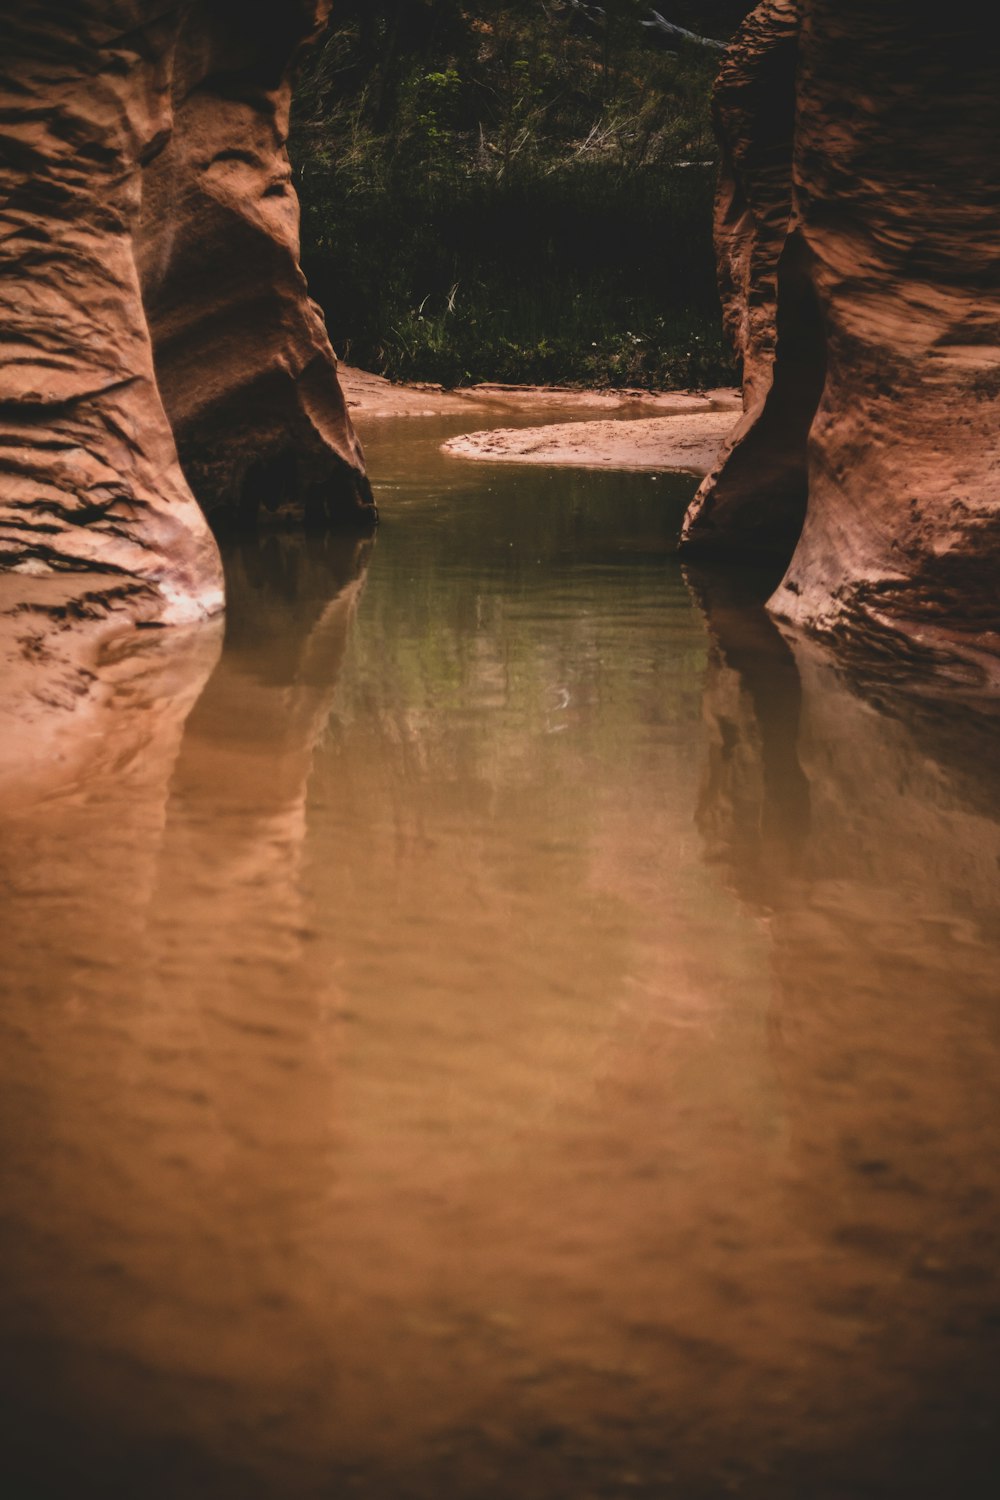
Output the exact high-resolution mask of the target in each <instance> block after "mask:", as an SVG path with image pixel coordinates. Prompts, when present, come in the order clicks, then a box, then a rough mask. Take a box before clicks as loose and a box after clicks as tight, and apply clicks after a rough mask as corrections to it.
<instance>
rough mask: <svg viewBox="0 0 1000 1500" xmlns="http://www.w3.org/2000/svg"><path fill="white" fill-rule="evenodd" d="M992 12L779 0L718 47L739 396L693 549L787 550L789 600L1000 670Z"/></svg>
mask: <svg viewBox="0 0 1000 1500" xmlns="http://www.w3.org/2000/svg"><path fill="white" fill-rule="evenodd" d="M998 91H1000V47H998V37H997V27H996V24H995V22H993V21H992V20H986V21H984V19H983V16H982V13H981V11H979V10H978V9H976V8H973V7H971V6H968V5H958V6H952V7H950V8H948V9H947V10H946V11H945V12H942V11H941V10H940V9H939V8H936V7H934V8H932V7H930V6H929V5H924V4H918V5H913V4H912V3H910V0H881V3H880V4H879V5H877V6H873V5H870V4H868V3H866V0H764V3H763V4H761V5H760V6H758V8H757V10H756V11H754V12H753V14H752V15H751V16H750V17H749V18H748V20H747V21H746V22H745V24H744V26H743V28H742V30H741V32H740V33H739V34H738V36H737V38H736V41H735V42H734V45H733V47H732V48H731V51H730V54H729V56H728V58H727V61H726V63H725V65H724V67H723V71H722V76H721V79H720V83H719V87H718V95H717V116H718V123H719V127H720V133H721V135H722V137H723V141H724V152H725V161H724V173H723V184H722V188H721V192H720V196H719V202H718V216H717V226H716V228H717V246H718V251H719V260H720V280H721V286H722V291H723V298H724V302H725V309H726V319H727V323H728V326H729V329H730V332H731V334H732V336H733V338H734V341H735V343H736V346H737V348H738V350H739V351H740V352H741V354H742V356H743V360H744V369H745V408H746V410H745V415H744V418H743V420H742V421H741V423H740V424H739V426H738V427H737V429H736V431H735V432H734V434H733V436H732V438H731V439H730V441H729V443H728V445H727V448H726V450H725V452H724V454H723V456H722V460H721V462H720V464H719V466H718V467H717V469H716V470H715V472H714V473H713V474H712V475H710V476H709V478H708V479H707V480H706V482H705V483H704V485H703V486H702V489H701V490H700V492H699V495H698V497H697V499H696V501H695V503H694V505H693V507H692V509H691V511H690V512H689V515H688V518H687V521H686V525H685V535H684V544H685V546H686V547H687V548H688V550H690V551H694V550H698V551H703V552H711V551H722V550H727V549H729V550H735V551H738V552H745V551H747V550H754V551H761V552H768V553H771V554H772V555H774V554H777V555H778V556H779V557H782V558H783V559H784V561H786V562H787V563H788V564H789V566H788V571H787V572H786V574H785V577H784V579H783V581H782V583H781V584H780V586H779V587H778V589H777V591H776V592H775V594H774V595H773V597H772V600H771V609H772V611H773V612H774V613H776V614H778V615H779V616H782V617H784V618H786V619H789V620H793V621H795V622H797V623H799V624H801V625H804V626H806V627H808V628H810V629H812V630H814V631H819V632H822V633H831V634H832V633H838V634H841V635H849V636H851V637H853V638H854V639H856V640H860V641H862V642H864V643H866V644H879V645H886V646H890V647H891V648H892V649H897V648H896V647H895V645H894V642H896V641H897V640H899V639H901V635H900V633H901V632H902V634H903V635H906V636H909V637H910V638H911V639H913V638H916V637H919V638H920V640H921V641H922V643H923V644H924V645H927V646H930V647H932V648H934V649H935V650H937V651H939V652H941V653H943V654H944V655H947V656H951V657H952V658H955V657H960V658H964V659H965V660H966V661H967V662H968V661H972V662H975V663H977V664H978V668H979V669H982V670H984V671H986V672H987V673H992V672H993V671H994V670H995V655H996V653H997V652H998V651H1000V634H998V631H1000V606H998V600H997V589H996V565H997V560H998V553H1000V508H998V497H997V488H998V478H1000V462H998V455H997V448H998V445H997V430H998V422H1000V271H998V262H997V258H996V253H995V247H996V244H997V242H998V238H1000V198H998V197H997V194H996V191H995V187H993V186H991V184H993V183H994V179H995V167H994V162H993V155H994V153H993V146H992V142H991V140H990V138H989V132H988V131H985V130H984V129H983V121H984V120H986V119H989V118H992V117H993V115H994V114H995V110H996V99H997V95H998Z"/></svg>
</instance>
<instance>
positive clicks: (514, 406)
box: [338, 365, 740, 423]
mask: <svg viewBox="0 0 1000 1500" xmlns="http://www.w3.org/2000/svg"><path fill="white" fill-rule="evenodd" d="M338 374H339V377H340V384H341V387H342V388H343V392H344V396H345V399H346V401H347V405H348V407H349V409H350V412H351V416H352V417H353V418H354V419H355V420H356V421H357V420H360V421H361V422H362V423H363V422H364V421H367V420H368V419H369V418H372V417H436V416H442V415H445V416H446V415H448V414H450V413H452V412H456V413H457V412H464V411H467V412H469V413H473V412H479V411H495V412H497V413H498V414H500V413H502V412H504V411H507V412H525V411H538V412H539V414H540V415H541V414H542V413H544V412H550V411H551V412H558V413H559V414H562V413H563V412H566V413H570V412H593V413H594V414H595V415H597V414H600V413H607V414H609V415H610V414H614V416H615V417H616V418H617V417H618V416H619V414H620V415H621V416H622V417H630V418H639V417H640V416H648V417H653V416H657V417H659V416H674V415H678V416H679V415H690V414H694V413H699V412H706V413H707V412H719V411H727V412H730V413H732V412H734V411H738V410H739V409H740V398H739V394H738V392H736V391H732V390H716V391H639V390H600V391H587V390H577V389H575V388H573V387H571V386H555V385H471V386H464V387H463V388H462V389H461V390H451V391H448V390H445V389H444V387H443V386H440V385H428V384H414V385H395V384H393V382H392V381H390V380H385V379H383V377H382V376H381V375H372V374H371V373H370V372H369V371H367V370H356V369H354V367H353V366H351V365H341V366H340V368H339V371H338Z"/></svg>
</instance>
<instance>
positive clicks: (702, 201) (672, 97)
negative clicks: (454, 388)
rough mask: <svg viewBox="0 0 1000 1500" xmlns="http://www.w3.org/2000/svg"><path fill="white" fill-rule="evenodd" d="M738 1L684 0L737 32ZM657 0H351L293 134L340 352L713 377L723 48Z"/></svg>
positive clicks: (306, 221) (311, 74) (512, 376)
mask: <svg viewBox="0 0 1000 1500" xmlns="http://www.w3.org/2000/svg"><path fill="white" fill-rule="evenodd" d="M748 8H749V6H748V4H745V3H744V4H740V3H738V0H729V3H727V0H715V3H714V4H713V3H712V0H702V3H701V4H698V3H694V0H692V3H688V4H686V5H680V4H677V5H670V6H668V7H667V9H668V11H669V19H670V20H671V21H674V22H676V23H678V24H680V25H683V26H687V27H690V28H691V29H692V30H695V31H703V32H705V33H707V34H710V35H714V36H720V37H722V36H726V35H728V34H729V32H730V31H731V30H732V27H733V25H734V24H735V22H736V21H737V20H738V19H739V17H740V15H741V14H742V13H744V12H745V11H746V10H747V9H748ZM650 13H651V12H650V8H649V6H648V5H645V4H640V3H638V0H606V4H605V6H604V8H603V11H602V12H601V13H597V12H596V9H595V8H594V7H587V6H580V5H578V4H573V3H570V0H552V3H547V4H543V3H541V0H520V3H517V0H513V3H506V4H502V3H492V4H491V3H489V0H481V3H479V4H473V5H463V4H459V3H457V0H341V3H339V4H338V5H337V7H336V9H335V24H334V26H333V28H332V29H331V30H330V32H329V33H328V34H327V36H326V37H325V39H324V41H323V42H322V43H321V44H320V46H318V47H317V48H316V49H314V50H313V52H312V53H311V54H310V55H309V56H308V57H307V59H306V61H305V63H304V66H303V70H302V74H301V77H300V80H299V87H298V90H297V96H296V108H295V114H294V119H293V131H292V141H291V149H292V155H293V160H294V162H295V164H296V169H297V177H298V187H299V194H300V197H301V201H302V210H303V218H302V236H303V263H304V265H305V268H306V272H307V274H308V276H309V280H310V285H311V288H312V290H313V294H314V295H315V296H316V298H317V299H318V301H319V302H320V303H321V304H322V306H323V307H324V310H325V312H326V315H327V321H328V324H329V328H330V333H331V337H332V339H333V342H334V345H335V347H336V348H337V350H338V352H339V353H340V354H342V355H343V356H345V357H347V358H349V359H350V360H352V361H353V362H355V363H357V364H360V365H363V366H365V367H367V368H369V369H375V370H379V371H381V372H382V373H384V374H387V375H389V376H391V377H394V378H398V379H416V380H434V381H440V382H442V383H443V384H447V385H452V384H463V383H467V382H470V381H476V380H502V381H570V382H582V383H587V384H611V385H619V386H620V385H629V386H687V385H702V384H711V383H715V382H718V381H721V380H724V379H727V378H731V376H732V373H733V372H732V367H731V364H730V362H729V358H728V354H727V352H726V351H725V350H724V348H723V343H722V335H721V328H720V321H719V310H718V302H717V297H716V292H715V277H714V257H713V252H712V243H711V202H712V193H713V184H714V177H715V146H714V143H713V138H712V131H711V124H710V108H709V96H710V90H711V82H712V78H713V75H714V71H715V68H716V66H717V64H718V54H717V53H713V52H712V51H710V50H708V49H705V48H702V47H698V46H695V45H690V44H687V43H684V44H681V45H680V46H679V48H677V49H676V50H666V48H664V47H663V46H658V45H656V39H655V37H654V35H653V33H652V32H651V30H650V29H649V28H646V27H644V26H643V25H642V24H641V23H642V21H643V20H644V19H646V18H648V17H649V16H650Z"/></svg>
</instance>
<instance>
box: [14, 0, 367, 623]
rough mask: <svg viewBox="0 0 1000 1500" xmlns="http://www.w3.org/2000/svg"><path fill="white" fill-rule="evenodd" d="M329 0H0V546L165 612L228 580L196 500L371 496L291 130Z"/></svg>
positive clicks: (307, 513) (338, 513)
mask: <svg viewBox="0 0 1000 1500" xmlns="http://www.w3.org/2000/svg"><path fill="white" fill-rule="evenodd" d="M327 9H328V6H327V4H326V3H324V0H286V3H284V4H278V3H277V0H273V3H272V0H256V3H252V4H245V5H239V4H236V3H235V0H189V3H175V4H171V5H167V6H163V5H157V4H154V3H153V0H81V3H80V4H78V5H75V6H73V7H67V6H65V5H61V4H59V3H57V0H20V3H19V4H17V5H16V6H15V5H8V4H5V5H4V6H3V8H2V11H0V58H2V63H0V242H2V246H3V249H2V251H0V256H2V260H3V276H2V280H0V288H2V290H0V567H4V568H7V569H12V570H14V571H15V572H21V573H27V574H33V575H50V574H52V573H65V572H69V573H71V574H87V575H90V574H95V575H96V574H100V575H101V579H102V580H107V579H108V578H109V577H110V578H111V579H112V581H113V583H114V585H115V587H116V588H118V589H119V590H121V589H122V588H124V589H125V590H126V593H127V597H128V612H129V614H130V615H131V617H132V618H139V619H144V620H150V621H158V622H162V623H175V622H182V621H185V620H192V619H197V618H200V617H203V616H205V615H209V614H212V613H214V612H216V611H217V610H218V609H220V608H221V606H222V598H223V586H222V573H221V567H220V563H219V558H218V552H217V549H216V546H215V542H214V539H213V537H212V534H211V530H210V528H209V525H208V522H207V521H206V516H205V513H206V512H207V513H208V514H209V516H211V517H212V519H213V520H218V521H224V520H226V519H229V518H239V519H241V520H244V521H246V520H248V519H251V518H252V517H253V516H254V515H255V514H256V513H257V512H258V511H270V512H274V513H277V514H278V515H280V516H282V517H285V518H295V519H301V520H304V521H307V522H314V523H316V522H325V521H327V520H330V519H333V518H338V517H350V518H352V519H358V520H361V521H362V522H368V521H370V520H371V519H373V516H374V512H373V509H372V507H371V495H370V491H369V489H368V485H367V481H366V479H365V477H364V463H363V458H362V455H361V450H360V447H359V445H358V442H357V439H356V437H355V435H354V432H353V429H352V427H351V424H350V421H349V418H348V416H347V413H346V409H345V405H344V401H343V397H342V395H341V392H340V390H339V387H338V384H337V379H336V360H335V357H334V355H333V351H332V349H331V348H330V344H329V341H328V340H327V337H326V334H325V330H324V328H323V324H322V320H321V317H320V315H319V313H318V311H317V310H316V308H315V307H314V305H313V304H311V303H310V301H309V298H308V294H307V290H306V285H305V281H304V278H303V276H302V273H301V270H300V269H299V265H298V209H297V204H296V201H295V197H294V194H293V193H292V191H291V188H290V185H289V176H290V174H289V167H288V160H287V155H286V152H285V144H284V143H285V135H286V126H287V111H288V101H289V84H288V79H287V75H288V68H289V64H290V62H291V60H292V58H293V56H294V54H295V52H296V50H297V48H298V46H299V44H300V43H301V42H302V41H303V40H304V39H305V38H307V37H308V36H309V34H310V33H311V32H312V31H313V30H314V29H315V28H316V26H317V25H318V24H319V23H320V22H321V21H322V20H323V19H324V17H325V14H326V11H327ZM196 497H197V498H196ZM199 502H200V504H199Z"/></svg>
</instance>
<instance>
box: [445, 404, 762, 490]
mask: <svg viewBox="0 0 1000 1500" xmlns="http://www.w3.org/2000/svg"><path fill="white" fill-rule="evenodd" d="M733 421H734V416H733V412H732V410H731V409H725V410H722V411H714V410H708V411H702V410H693V411H691V410H688V411H684V410H682V411H679V412H677V413H675V414H672V415H669V416H667V415H661V416H656V417H642V418H640V419H638V420H636V421H628V420H619V421H604V422H557V423H553V424H552V425H550V426H546V427H520V428H515V427H500V428H495V429H494V430H493V431H487V432H470V433H466V434H463V436H461V437H457V438H452V439H451V440H450V441H449V442H447V443H445V444H444V452H445V453H449V454H451V455H453V456H454V457H456V458H476V459H487V460H489V461H490V462H491V463H515V464H574V465H576V466H577V467H580V468H587V469H675V470H680V471H682V472H684V473H688V474H707V473H708V471H709V469H710V468H711V467H712V465H713V464H714V462H715V459H716V456H717V455H718V452H719V447H720V445H721V443H722V441H723V439H724V438H725V437H726V434H727V433H728V432H729V431H730V429H731V428H732V426H733Z"/></svg>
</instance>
